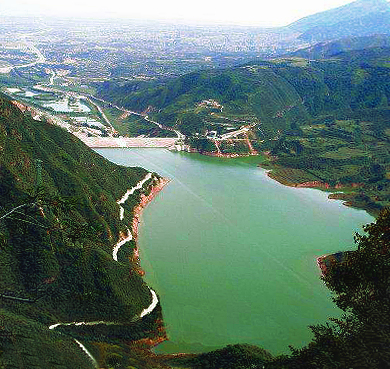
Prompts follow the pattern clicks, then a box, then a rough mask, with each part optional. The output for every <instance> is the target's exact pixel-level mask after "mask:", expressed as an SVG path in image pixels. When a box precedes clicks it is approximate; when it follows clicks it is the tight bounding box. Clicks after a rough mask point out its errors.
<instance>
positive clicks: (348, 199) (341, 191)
mask: <svg viewBox="0 0 390 369" xmlns="http://www.w3.org/2000/svg"><path fill="white" fill-rule="evenodd" d="M260 167H261V168H263V169H265V170H266V173H265V174H266V176H267V177H268V178H271V179H272V180H274V181H275V182H278V183H280V184H281V185H283V186H286V187H291V188H310V189H315V190H320V191H323V192H327V193H328V199H329V200H340V201H342V204H343V205H344V206H347V207H350V208H354V209H357V210H364V211H365V212H367V214H369V215H371V216H373V217H374V218H377V217H378V215H379V213H380V210H381V208H379V207H377V206H376V203H375V202H372V201H371V202H370V201H369V202H364V201H361V200H359V199H358V194H359V192H357V191H358V190H361V189H363V188H364V183H350V184H348V185H345V184H341V183H337V184H336V185H334V186H331V185H330V184H329V183H327V182H322V181H319V180H318V181H317V180H316V181H302V182H294V181H289V180H283V179H282V178H279V177H278V175H277V174H274V173H273V172H272V169H269V168H267V167H263V166H261V165H260Z"/></svg>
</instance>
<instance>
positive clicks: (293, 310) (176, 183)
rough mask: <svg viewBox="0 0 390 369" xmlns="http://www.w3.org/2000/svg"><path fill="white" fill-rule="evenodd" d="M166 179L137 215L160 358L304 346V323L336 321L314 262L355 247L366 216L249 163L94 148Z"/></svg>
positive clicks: (307, 335) (307, 336)
mask: <svg viewBox="0 0 390 369" xmlns="http://www.w3.org/2000/svg"><path fill="white" fill-rule="evenodd" d="M97 152H99V153H100V154H102V155H103V156H105V157H106V158H108V159H109V160H111V161H113V162H115V163H118V164H122V165H126V166H142V167H144V168H146V169H148V170H150V171H155V172H157V173H159V174H160V175H162V176H164V177H167V178H169V179H170V180H171V182H170V183H169V184H168V185H167V186H166V187H165V188H164V189H163V191H162V192H160V193H159V194H158V196H157V197H156V198H155V199H154V200H153V202H152V203H151V204H149V205H148V206H147V208H146V209H145V210H144V212H143V215H142V221H141V227H140V236H139V246H140V251H141V264H142V267H143V269H144V270H145V271H146V276H145V278H146V281H147V282H148V284H149V285H150V286H151V287H152V288H154V289H155V290H156V292H157V293H158V295H159V297H160V300H161V304H162V308H163V314H164V320H165V324H166V327H167V331H168V335H169V337H170V341H169V342H165V343H163V344H162V345H160V346H159V347H158V351H159V352H180V351H182V352H186V351H187V352H188V351H193V352H196V351H205V350H208V349H213V348H217V347H221V346H224V345H226V344H234V343H250V344H256V345H259V346H261V347H263V348H265V349H267V350H269V351H270V352H271V353H273V354H278V353H283V352H285V353H287V352H289V349H288V345H294V346H296V347H300V346H302V345H304V344H306V343H308V342H309V341H310V340H311V331H310V330H309V328H308V325H312V324H316V323H324V322H325V321H326V320H327V318H328V317H337V316H339V315H340V310H338V309H337V308H336V307H335V305H334V304H333V302H332V300H331V295H330V293H329V292H328V290H327V289H326V287H325V286H324V284H323V282H322V281H321V280H320V271H319V269H318V267H317V264H316V259H317V257H319V256H321V255H324V254H329V253H333V252H337V251H342V250H348V249H352V248H353V247H354V243H353V235H354V233H355V232H356V231H360V232H362V228H361V227H362V225H364V224H366V223H370V222H372V221H373V218H372V217H371V216H370V215H368V214H367V213H366V212H364V211H362V210H356V209H351V208H348V207H345V206H343V205H342V203H341V202H339V201H335V200H328V199H327V196H328V194H327V193H325V192H321V191H319V190H313V189H297V188H290V187H285V186H283V185H281V184H279V183H277V182H275V181H273V180H271V179H269V178H268V177H267V176H266V172H265V171H264V169H261V168H259V167H258V166H257V164H258V163H259V161H260V160H261V159H259V158H256V157H250V158H236V159H224V158H214V157H206V156H201V155H197V154H188V153H173V152H170V151H168V150H164V149H99V150H97Z"/></svg>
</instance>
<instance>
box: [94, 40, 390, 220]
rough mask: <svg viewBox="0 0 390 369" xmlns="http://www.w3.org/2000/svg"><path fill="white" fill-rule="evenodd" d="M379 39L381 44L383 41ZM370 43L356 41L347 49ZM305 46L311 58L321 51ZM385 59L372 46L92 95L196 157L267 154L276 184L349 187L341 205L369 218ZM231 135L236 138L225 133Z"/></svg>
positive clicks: (381, 150) (380, 160) (387, 193)
mask: <svg viewBox="0 0 390 369" xmlns="http://www.w3.org/2000/svg"><path fill="white" fill-rule="evenodd" d="M378 40H379V41H378V42H379V43H382V42H383V43H384V44H385V45H387V38H385V37H384V36H380V37H378ZM375 42H376V41H375V38H370V39H364V40H362V39H358V40H356V42H355V44H356V47H358V45H359V44H364V43H369V44H371V45H373V46H374V45H375ZM335 44H336V43H334V45H335ZM340 44H341V45H344V44H347V41H340V42H339V45H340ZM352 47H353V46H352ZM340 48H341V49H343V48H347V46H345V47H344V46H341V47H340ZM330 49H332V47H330ZM335 49H336V50H337V47H336V46H335V47H334V48H333V50H335ZM313 50H317V51H318V53H320V52H322V51H321V50H322V46H321V45H319V46H318V47H317V49H315V48H313ZM302 52H303V53H305V52H307V53H310V52H311V51H310V50H309V51H305V50H303V51H302ZM389 57H390V48H387V47H372V48H368V49H362V50H352V51H341V52H337V53H335V54H332V57H331V58H321V59H318V60H310V59H305V58H300V57H297V56H291V57H284V58H278V59H273V60H268V61H262V60H255V61H253V62H251V63H248V64H246V65H242V66H237V67H233V68H229V69H223V70H207V71H206V70H205V71H199V72H195V73H191V74H187V75H184V76H182V77H179V78H176V79H174V80H171V81H168V82H166V83H165V84H159V85H149V86H148V87H144V88H140V89H138V90H136V91H134V92H132V93H129V94H123V95H122V91H123V89H124V88H127V87H125V85H123V86H121V87H116V86H115V85H114V84H111V85H110V88H109V89H108V90H107V91H103V90H101V95H102V96H104V97H105V98H106V99H107V100H113V101H117V102H118V103H120V104H122V105H124V106H127V107H129V108H131V109H133V110H139V111H142V110H145V109H147V110H148V111H149V115H151V116H152V118H153V119H154V120H156V121H158V122H160V123H163V124H164V125H166V126H171V127H173V128H175V129H177V130H179V131H181V132H182V133H184V134H185V135H186V136H187V143H189V144H190V146H191V147H192V148H194V149H197V150H198V151H200V152H204V153H212V154H213V155H235V154H253V153H254V151H257V152H259V151H263V152H265V151H267V152H270V153H271V156H273V157H274V158H277V159H273V160H274V164H275V165H280V166H281V167H283V168H287V169H288V170H287V172H283V171H281V170H278V171H277V170H275V171H274V175H275V178H276V179H278V180H280V181H281V182H283V183H285V184H290V185H301V184H305V185H309V184H310V183H312V184H313V186H315V184H316V183H317V184H318V186H319V187H321V186H328V187H331V188H334V187H335V186H338V187H350V186H358V187H359V190H356V191H354V192H353V193H354V194H355V195H356V196H355V195H354V196H352V195H351V196H352V197H351V196H350V197H348V198H345V199H346V200H347V201H348V203H349V204H351V205H354V206H359V207H363V208H365V209H368V210H369V211H371V212H372V213H373V214H377V212H378V211H379V209H380V208H382V207H383V206H388V205H389V204H390V187H389V186H388V180H387V179H388V176H389V174H388V173H389V172H390V165H389V163H390V156H389V151H388V147H389V132H390V131H389V129H390V126H389V123H388V122H389V117H390V108H389V101H390V68H389V63H388V60H389ZM242 127H246V128H244V129H243V128H242ZM213 131H214V132H213ZM234 131H236V132H237V136H236V137H232V136H231V135H230V132H234ZM211 134H213V135H214V136H212V135H211ZM218 137H219V138H218ZM215 138H216V139H215ZM274 169H277V168H275V167H274ZM279 169H280V168H279ZM291 170H293V172H291ZM294 171H295V172H294ZM277 172H278V173H279V174H278V175H276V173H277ZM293 173H294V174H293ZM362 184H364V186H363V185H362ZM363 188H364V189H363Z"/></svg>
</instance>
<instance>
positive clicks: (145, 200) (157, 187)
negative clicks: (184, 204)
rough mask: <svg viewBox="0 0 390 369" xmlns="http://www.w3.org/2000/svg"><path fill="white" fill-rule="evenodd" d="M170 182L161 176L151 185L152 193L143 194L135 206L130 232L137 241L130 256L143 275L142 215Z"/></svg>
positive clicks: (131, 261)
mask: <svg viewBox="0 0 390 369" xmlns="http://www.w3.org/2000/svg"><path fill="white" fill-rule="evenodd" d="M169 182H170V179H168V178H164V177H160V178H159V179H158V180H157V183H156V184H154V185H152V186H151V190H150V193H149V194H148V195H144V194H142V195H141V199H140V202H139V203H138V205H136V206H135V207H134V208H133V219H132V221H131V227H130V232H131V234H132V236H133V240H134V241H135V248H134V252H133V255H132V256H130V257H129V261H130V263H131V264H132V265H133V267H134V269H135V271H136V272H137V273H138V274H140V275H141V276H144V275H145V271H144V270H143V269H142V268H141V265H140V263H141V261H140V257H139V247H138V233H139V228H138V226H139V223H140V220H141V216H142V211H143V210H144V209H145V208H146V206H147V205H148V204H149V203H150V202H151V201H152V200H153V199H154V198H155V197H156V196H157V194H158V193H159V192H160V191H161V190H162V189H163V188H164V187H165V186H166V185H167V184H168V183H169Z"/></svg>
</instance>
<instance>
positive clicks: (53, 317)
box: [0, 96, 161, 368]
mask: <svg viewBox="0 0 390 369" xmlns="http://www.w3.org/2000/svg"><path fill="white" fill-rule="evenodd" d="M0 151H1V155H0V176H1V182H0V206H1V213H0V367H4V368H14V367H15V368H16V367H17V368H21V367H23V368H27V367H29V368H30V367H31V368H32V367H38V368H91V367H96V365H95V363H94V362H93V360H91V358H90V357H88V356H87V355H86V353H85V351H84V350H83V349H82V348H81V347H80V345H79V344H78V343H77V342H76V341H75V339H76V340H77V341H79V342H82V343H84V344H85V345H86V346H88V347H89V350H90V351H91V352H92V353H93V354H96V355H97V357H99V358H100V360H103V361H101V362H103V363H104V360H105V359H104V355H106V354H104V352H105V350H107V348H109V347H111V346H112V345H114V344H115V345H123V342H126V341H134V340H138V339H142V338H154V337H155V336H156V335H157V333H156V332H157V331H156V329H157V325H158V324H157V323H156V321H157V319H159V318H160V317H161V315H160V308H159V307H158V308H157V309H155V310H154V311H153V313H151V314H149V315H147V316H145V317H144V318H143V319H140V318H139V316H140V313H141V311H142V310H143V309H145V308H146V307H148V306H149V305H150V304H151V302H152V295H151V292H150V290H149V288H148V286H147V285H146V284H145V283H144V281H143V280H142V277H141V275H140V274H139V273H138V270H139V269H138V265H135V264H133V263H130V262H129V261H128V258H127V257H126V254H127V255H129V254H130V253H131V252H132V249H133V248H134V241H132V242H128V243H127V244H126V245H125V246H123V247H122V249H121V251H120V253H119V254H118V261H115V260H113V247H114V245H115V244H116V243H117V242H118V240H119V239H120V236H121V235H122V236H123V235H124V234H125V233H126V230H127V228H130V227H131V222H132V212H133V208H134V206H135V205H137V204H138V203H139V200H140V196H141V193H146V194H147V193H148V192H149V191H150V188H151V185H152V184H153V182H154V181H155V178H157V175H153V177H151V178H150V179H149V180H148V181H146V182H145V184H144V186H143V187H142V188H141V189H140V190H137V191H134V194H133V195H131V196H129V199H128V201H126V202H125V204H123V205H122V206H123V208H124V210H125V213H124V218H123V220H122V219H121V218H120V207H119V205H118V204H117V200H118V199H120V198H121V197H122V196H123V195H124V194H125V192H126V191H127V189H129V188H132V187H134V186H135V185H136V184H137V183H138V182H139V181H140V180H143V179H144V178H145V176H146V175H147V171H146V170H144V169H142V168H126V167H121V166H118V165H114V164H112V163H110V162H109V161H107V160H106V159H104V158H103V157H101V156H100V155H98V154H96V153H95V152H93V151H92V150H90V149H89V148H88V147H86V146H85V145H84V144H83V143H82V142H81V141H79V140H78V139H77V138H75V137H74V136H72V135H71V134H69V133H67V132H66V131H65V130H63V129H62V128H60V127H57V126H54V125H51V124H48V123H46V122H40V121H36V120H33V119H32V118H31V117H28V116H24V115H23V113H22V112H21V111H20V110H19V109H18V108H17V107H16V106H14V105H13V104H11V103H10V101H8V100H7V99H6V98H5V97H3V96H0ZM72 322H75V323H81V322H100V323H99V324H97V323H94V324H91V325H85V324H79V325H76V324H74V323H73V324H68V325H66V324H65V323H72ZM59 323H64V324H59ZM105 323H110V324H109V325H106V324H105ZM57 324H59V325H57ZM56 325H57V326H56ZM49 327H51V329H49ZM99 353H100V354H99ZM98 354H99V355H100V356H99V355H98ZM102 355H103V356H102ZM118 355H119V354H118Z"/></svg>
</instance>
